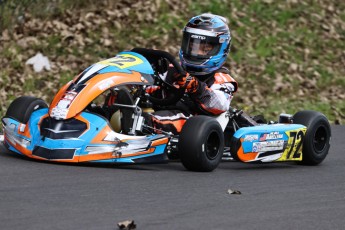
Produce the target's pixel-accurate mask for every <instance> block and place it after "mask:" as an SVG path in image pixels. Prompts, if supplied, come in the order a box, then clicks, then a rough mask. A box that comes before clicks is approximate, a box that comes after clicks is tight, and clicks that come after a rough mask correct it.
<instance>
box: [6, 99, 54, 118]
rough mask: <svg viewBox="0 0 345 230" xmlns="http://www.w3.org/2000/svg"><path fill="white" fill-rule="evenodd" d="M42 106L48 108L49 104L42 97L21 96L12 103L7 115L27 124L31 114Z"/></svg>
mask: <svg viewBox="0 0 345 230" xmlns="http://www.w3.org/2000/svg"><path fill="white" fill-rule="evenodd" d="M42 108H48V106H47V104H46V103H45V102H44V101H43V100H42V99H39V98H36V97H31V96H21V97H18V98H16V99H15V100H14V101H13V102H12V103H11V104H10V106H9V107H8V109H7V112H6V115H5V116H6V117H10V118H13V119H15V120H17V121H19V122H20V123H23V124H26V123H27V122H28V121H29V119H30V117H31V114H32V113H33V112H34V111H35V110H38V109H42Z"/></svg>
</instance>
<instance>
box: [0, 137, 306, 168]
mask: <svg viewBox="0 0 345 230" xmlns="http://www.w3.org/2000/svg"><path fill="white" fill-rule="evenodd" d="M0 154H1V157H5V158H12V159H18V160H21V161H26V162H33V163H35V164H37V163H39V164H52V165H64V166H73V167H90V168H109V169H114V170H137V171H138V170H140V171H188V170H187V169H185V168H184V166H183V165H182V163H181V162H180V161H179V160H169V161H168V162H166V163H151V164H139V163H137V164H125V163H122V164H120V163H98V162H79V163H68V162H56V161H45V160H37V159H32V158H29V157H26V156H24V155H19V154H17V153H14V152H11V151H9V150H7V149H6V148H5V147H4V146H3V145H2V144H0ZM301 166H302V165H298V164H296V163H295V162H283V163H280V162H279V163H242V162H238V161H222V162H221V163H220V164H219V166H218V168H217V169H221V170H231V171H241V170H246V171H248V170H276V169H289V168H291V169H294V168H296V167H301Z"/></svg>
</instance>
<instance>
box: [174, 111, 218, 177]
mask: <svg viewBox="0 0 345 230" xmlns="http://www.w3.org/2000/svg"><path fill="white" fill-rule="evenodd" d="M178 149H179V153H180V158H181V162H182V164H183V165H184V167H185V168H186V169H188V170H191V171H198V172H211V171H213V170H214V169H215V168H217V166H218V165H219V163H220V161H221V159H222V156H223V151H224V134H223V130H222V128H221V126H220V124H219V123H218V122H217V121H216V120H215V119H213V118H211V117H207V116H195V117H191V118H189V119H188V120H187V122H186V123H185V124H184V126H183V128H182V131H181V134H180V137H179V143H178Z"/></svg>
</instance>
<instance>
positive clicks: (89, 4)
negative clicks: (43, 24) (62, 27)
mask: <svg viewBox="0 0 345 230" xmlns="http://www.w3.org/2000/svg"><path fill="white" fill-rule="evenodd" d="M104 2H105V1H101V2H99V3H96V2H94V1H90V0H74V1H71V0H55V1H51V0H41V1H37V0H11V1H10V0H0V31H1V30H2V29H4V28H7V29H9V30H10V31H12V30H13V29H14V27H15V25H16V24H17V23H18V22H20V19H21V17H23V16H26V15H25V14H24V12H29V13H30V14H31V17H34V18H41V19H42V20H51V19H61V18H62V17H64V12H66V10H69V11H72V12H74V11H75V10H84V11H85V12H86V11H92V10H94V9H96V8H97V7H100V6H101V7H103V5H102V4H104ZM106 2H107V3H108V4H116V2H111V1H106ZM187 2H188V3H185V4H186V6H187V7H186V8H184V9H179V10H178V12H177V11H176V10H173V9H172V7H171V6H170V5H169V4H168V1H160V7H159V9H158V10H157V11H155V12H143V13H147V14H148V13H150V14H151V15H150V16H152V17H153V18H154V20H151V21H147V20H146V19H147V18H145V15H144V16H143V18H144V19H143V20H142V21H140V22H138V12H137V11H135V9H133V8H131V9H130V11H129V15H128V18H127V21H129V22H130V23H128V25H127V24H122V28H121V29H119V28H115V27H114V26H112V24H107V25H101V26H106V27H107V28H108V29H109V31H110V34H111V35H112V36H111V37H110V39H112V41H113V43H114V45H112V46H111V47H104V46H103V45H102V44H101V42H100V41H101V39H102V36H103V34H102V30H101V28H95V29H94V30H87V31H86V32H85V34H83V36H84V37H87V38H89V39H91V40H92V41H93V42H91V43H90V44H87V45H86V46H85V47H83V48H80V47H79V46H78V45H71V44H70V43H69V41H62V40H63V37H62V35H61V34H56V33H52V34H49V33H48V34H47V36H46V37H45V38H44V42H43V43H40V44H37V45H32V46H31V47H30V49H31V52H39V51H40V52H42V53H44V54H45V55H46V56H49V57H50V58H51V59H53V61H56V59H58V58H62V59H63V58H66V57H68V56H69V55H74V56H76V57H78V58H80V59H81V60H83V61H84V63H85V64H82V65H80V64H78V69H70V70H63V71H60V72H59V73H58V74H57V75H58V76H56V73H54V74H53V73H43V74H42V76H39V77H37V78H36V77H35V78H32V79H31V78H29V79H27V80H26V81H25V85H24V86H23V87H22V88H23V91H25V92H38V91H39V90H41V89H40V88H39V87H41V86H42V85H41V83H40V82H41V81H42V82H46V81H49V80H47V79H56V80H55V81H54V84H58V86H57V85H56V86H55V87H61V86H62V85H63V84H64V83H66V82H67V81H68V80H70V79H71V78H73V77H74V75H76V74H77V73H78V72H79V71H81V69H82V68H84V67H86V66H88V65H90V64H92V63H93V62H96V61H98V60H99V59H104V58H108V57H110V56H113V55H114V54H116V53H117V52H119V51H122V50H125V49H128V48H132V47H135V46H138V45H143V46H146V47H149V46H152V47H156V48H163V49H165V48H167V46H169V45H176V46H177V47H178V46H179V43H180V39H181V37H180V36H181V29H182V28H183V26H184V25H185V24H186V22H187V19H188V18H190V17H191V16H194V15H197V14H201V13H204V12H211V13H214V14H219V15H223V16H225V17H227V18H228V19H229V21H230V23H229V24H230V28H231V29H232V32H233V46H232V51H231V54H230V56H231V57H230V58H229V61H228V62H227V66H230V67H232V68H234V69H233V70H234V72H236V71H237V69H236V68H240V69H241V74H240V75H239V76H238V78H239V79H238V80H239V81H241V84H240V91H241V95H236V97H239V100H238V101H241V103H239V104H238V107H243V108H247V105H246V102H247V100H250V99H251V98H248V95H251V90H252V89H251V87H254V86H255V87H259V88H260V92H261V93H262V94H267V95H264V97H263V98H264V100H263V101H262V102H260V103H259V104H254V105H252V104H251V107H248V110H249V112H254V113H255V112H260V113H264V114H268V116H271V119H273V118H274V117H276V116H277V114H278V113H280V112H287V113H294V112H295V111H297V110H299V109H303V108H306V109H315V110H318V111H323V112H324V113H326V115H327V116H328V117H329V118H330V119H331V121H335V120H336V119H340V118H341V117H339V116H340V115H339V113H343V114H344V113H345V112H344V110H345V104H344V102H343V101H344V99H343V100H341V97H337V95H331V96H329V97H327V98H326V99H327V100H328V101H327V102H325V101H324V99H325V98H320V96H318V95H319V94H320V93H321V92H328V91H329V92H333V91H332V90H334V92H337V93H338V92H340V93H341V89H344V88H345V78H344V74H345V71H344V68H343V66H342V65H341V60H342V59H341V58H342V55H343V54H342V53H341V51H343V50H345V45H344V42H343V41H344V37H345V31H344V27H341V26H339V23H338V24H337V25H338V26H335V28H334V30H335V32H336V33H337V35H338V36H340V37H339V38H334V37H332V36H331V35H332V34H331V33H330V32H329V31H326V30H325V29H323V28H322V25H323V24H325V25H328V26H329V23H330V22H332V23H334V20H339V21H342V23H344V21H345V13H344V12H345V10H344V9H345V7H344V5H345V4H344V3H340V2H338V3H334V4H333V6H337V9H339V10H338V13H334V12H328V11H329V10H327V9H328V7H329V4H328V3H324V4H322V3H321V2H318V4H316V3H315V2H314V1H312V0H307V1H305V2H300V3H299V4H294V5H291V4H293V3H287V1H284V0H277V1H271V3H265V2H268V1H259V0H254V1H241V0H233V1H227V0H209V1H201V2H200V1H187ZM330 2H331V3H333V2H335V1H332V0H330ZM319 3H320V4H319ZM109 7H110V5H108V6H107V8H109ZM143 10H145V9H140V10H139V11H140V13H142V11H143ZM320 17H321V19H320ZM329 18H332V20H331V21H330V20H328V19H329ZM101 26H100V27H101ZM166 40H167V41H166ZM0 50H1V58H3V59H6V60H9V62H8V63H7V62H3V63H6V66H5V68H4V66H1V67H2V68H1V70H0V75H1V76H0V77H1V79H2V80H1V81H0V82H1V84H2V86H1V89H3V88H5V89H9V88H10V87H12V86H11V85H13V81H14V80H13V79H15V78H17V77H18V76H15V77H13V74H14V73H16V74H17V75H18V73H19V75H21V74H22V73H24V72H25V70H21V69H25V68H23V67H24V64H23V62H24V61H25V60H21V59H20V58H19V57H18V56H17V55H18V54H25V53H26V52H27V50H26V49H23V48H21V47H19V46H18V45H17V44H15V41H11V42H9V43H6V44H5V45H3V47H2V49H1V44H0ZM306 50H307V51H308V52H309V53H308V54H307V53H306V52H307V51H306ZM85 56H89V57H91V58H88V59H87V60H86V59H85ZM67 62H68V60H66V63H67ZM234 62H235V63H236V68H235V67H233V66H232V64H233V63H234ZM78 63H79V62H78ZM291 63H295V64H297V65H298V66H301V69H298V70H294V71H292V70H291V69H289V68H290V67H289V66H290V64H291ZM0 64H1V60H0ZM7 67H8V68H9V69H7ZM18 70H20V71H18ZM277 76H282V77H283V79H284V80H283V83H284V84H286V87H285V88H283V89H282V90H281V91H280V92H274V91H273V90H272V89H273V88H274V84H275V83H274V82H275V79H276V78H277ZM296 76H298V77H299V78H298V79H299V80H296V78H295V77H296ZM35 79H36V80H35ZM301 79H302V80H301ZM307 80H316V83H315V89H311V91H310V92H311V93H310V95H304V98H299V96H298V95H297V94H296V92H298V91H299V90H300V88H301V87H303V86H301V84H304V83H305V82H304V81H307ZM44 89H45V90H49V89H47V88H44ZM54 90H57V89H54ZM47 94H50V93H49V91H48V92H47ZM333 94H336V93H333ZM343 94H345V92H344V90H343ZM13 97H14V95H9V96H8V98H6V100H9V99H13ZM50 97H51V96H50ZM236 97H235V99H234V102H235V101H236ZM6 103H7V101H6ZM334 108H336V109H335V110H336V111H335V110H334ZM285 110H286V111H285ZM2 114H4V111H3V109H2V110H0V115H2ZM342 119H343V122H345V120H344V119H345V118H342Z"/></svg>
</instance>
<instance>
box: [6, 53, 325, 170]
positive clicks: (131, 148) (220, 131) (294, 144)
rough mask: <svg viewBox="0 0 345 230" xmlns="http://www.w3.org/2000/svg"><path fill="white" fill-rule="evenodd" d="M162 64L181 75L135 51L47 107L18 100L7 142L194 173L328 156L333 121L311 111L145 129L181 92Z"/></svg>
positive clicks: (65, 157)
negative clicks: (173, 161)
mask: <svg viewBox="0 0 345 230" xmlns="http://www.w3.org/2000/svg"><path fill="white" fill-rule="evenodd" d="M162 60H164V61H162ZM162 62H164V63H166V62H168V63H170V64H172V65H173V66H174V67H175V68H176V70H177V71H178V72H179V73H182V72H183V69H182V68H181V66H180V65H179V63H178V62H177V61H176V60H175V59H174V57H173V56H172V55H170V54H169V53H167V52H164V51H159V50H151V49H143V48H134V49H132V50H131V51H125V52H121V53H119V54H118V55H116V56H115V57H113V58H110V59H107V60H104V61H100V62H98V63H96V64H93V65H91V66H90V67H88V68H87V69H85V70H84V71H83V72H82V73H80V74H79V75H77V76H76V77H75V78H74V79H73V80H71V81H70V82H68V83H67V84H66V85H64V86H63V87H62V88H61V89H60V90H59V91H58V93H57V94H56V95H55V97H54V99H53V100H52V102H51V104H50V106H49V107H48V106H47V104H46V103H45V102H44V101H43V100H41V99H39V98H35V97H30V96H22V97H19V98H17V99H15V100H14V101H13V102H12V103H11V104H10V106H9V108H8V110H7V112H6V115H5V116H4V117H3V118H2V124H3V130H4V145H5V146H6V147H7V148H8V149H9V150H11V151H13V152H16V153H19V154H22V155H25V156H27V157H30V158H34V159H38V160H47V161H55V162H110V163H119V164H134V163H135V164H137V163H158V162H166V161H168V160H169V158H174V157H175V158H176V156H177V157H178V158H179V159H180V160H181V162H182V164H183V165H184V166H185V168H186V169H188V170H192V171H212V170H214V169H215V168H216V167H217V166H218V165H219V163H220V162H221V160H222V159H224V156H225V157H230V158H231V159H233V160H238V161H241V162H256V163H257V162H277V161H297V162H300V163H302V164H308V165H317V164H319V163H321V162H322V161H323V160H324V159H325V157H326V156H327V154H328V150H329V147H330V143H329V142H330V138H331V129H330V125H329V122H328V120H327V119H326V117H325V116H324V115H323V114H321V113H319V112H315V111H300V112H297V113H296V114H295V115H289V114H281V115H280V117H279V120H278V121H276V122H266V121H265V120H264V118H263V117H261V116H254V117H252V116H249V115H248V114H246V113H245V112H243V111H242V110H237V109H234V108H231V109H230V110H229V111H226V112H224V113H222V114H221V115H219V116H217V117H211V116H206V115H196V116H192V117H191V118H189V119H188V120H187V122H186V123H185V125H184V126H183V127H182V131H181V133H180V134H179V135H174V134H172V133H169V132H167V131H165V130H156V129H155V128H154V127H150V126H149V125H148V123H147V122H146V121H147V116H145V114H146V115H147V114H150V113H151V112H152V111H153V108H159V107H164V106H165V105H171V104H174V103H176V102H177V101H178V100H179V99H180V98H181V97H182V96H183V95H184V91H185V90H184V89H176V88H175V89H174V87H173V86H172V85H171V82H168V81H167V79H164V77H162V76H163V74H162V73H164V71H165V70H164V68H162V66H163V65H162ZM162 69H163V70H162ZM152 85H160V86H161V87H163V88H165V89H167V90H169V91H170V92H172V93H171V94H170V95H169V96H167V97H165V98H155V97H153V96H152V95H150V94H148V93H147V92H146V88H147V87H148V86H152Z"/></svg>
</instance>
